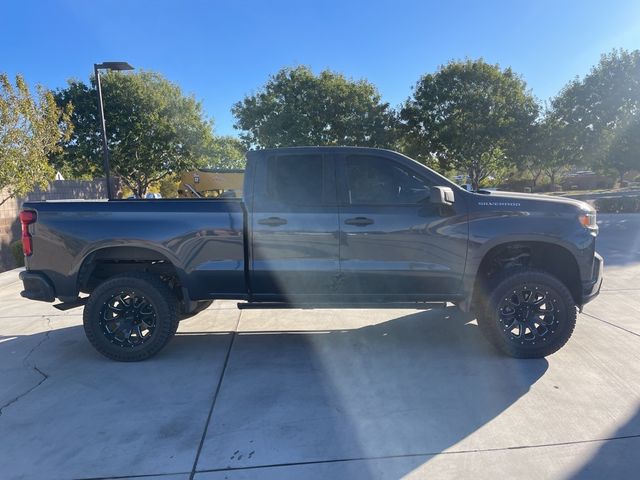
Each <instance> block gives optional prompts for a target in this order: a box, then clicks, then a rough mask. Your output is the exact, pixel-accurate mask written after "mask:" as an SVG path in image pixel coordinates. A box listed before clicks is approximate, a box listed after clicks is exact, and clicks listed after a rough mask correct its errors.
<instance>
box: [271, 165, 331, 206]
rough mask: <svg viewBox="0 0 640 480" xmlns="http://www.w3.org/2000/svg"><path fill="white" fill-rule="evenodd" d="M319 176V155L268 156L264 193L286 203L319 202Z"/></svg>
mask: <svg viewBox="0 0 640 480" xmlns="http://www.w3.org/2000/svg"><path fill="white" fill-rule="evenodd" d="M322 178H323V175H322V156H321V155H285V156H280V157H270V158H269V160H268V163H267V196H268V197H269V199H271V200H275V201H277V202H279V203H282V204H285V205H321V204H322Z"/></svg>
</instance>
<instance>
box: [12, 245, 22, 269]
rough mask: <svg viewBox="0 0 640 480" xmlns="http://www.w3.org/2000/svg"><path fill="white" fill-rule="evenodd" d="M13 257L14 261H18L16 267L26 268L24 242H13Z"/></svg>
mask: <svg viewBox="0 0 640 480" xmlns="http://www.w3.org/2000/svg"><path fill="white" fill-rule="evenodd" d="M11 255H13V259H14V260H15V261H16V266H18V267H24V252H23V251H22V240H18V241H17V242H13V243H12V244H11Z"/></svg>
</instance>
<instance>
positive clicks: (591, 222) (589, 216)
mask: <svg viewBox="0 0 640 480" xmlns="http://www.w3.org/2000/svg"><path fill="white" fill-rule="evenodd" d="M578 220H580V223H581V224H582V225H583V226H584V227H586V228H589V229H591V230H597V229H598V223H597V222H596V212H595V211H593V212H587V213H583V214H581V215H579V216H578Z"/></svg>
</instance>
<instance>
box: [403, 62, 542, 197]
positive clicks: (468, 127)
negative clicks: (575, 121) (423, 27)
mask: <svg viewBox="0 0 640 480" xmlns="http://www.w3.org/2000/svg"><path fill="white" fill-rule="evenodd" d="M537 115H538V105H537V103H536V100H535V98H534V97H533V96H532V95H531V93H530V92H529V91H528V90H527V89H526V84H525V82H524V81H523V80H522V79H521V78H520V77H519V76H518V75H516V74H515V73H514V72H513V71H512V70H511V69H510V68H506V69H504V70H503V69H501V68H500V67H499V66H498V65H490V64H488V63H486V62H484V61H483V60H482V59H480V60H466V61H463V62H450V63H448V64H447V65H444V66H443V67H441V68H440V69H439V70H438V71H437V72H436V73H433V74H427V75H424V76H423V77H422V78H421V79H420V80H419V81H418V83H417V85H416V86H415V88H414V92H413V95H412V97H411V98H410V99H409V100H407V102H406V103H405V105H404V106H403V108H402V111H401V118H402V120H403V121H404V123H405V127H406V140H405V141H406V144H407V152H408V153H410V154H412V155H413V156H415V157H417V158H420V159H422V160H423V161H424V160H425V159H426V160H430V159H432V158H435V159H437V161H438V163H439V164H440V166H441V168H442V169H448V168H452V167H453V168H456V169H457V170H462V171H465V172H467V173H468V175H469V176H470V177H471V181H472V184H473V186H474V187H475V188H477V186H478V185H479V184H480V183H481V182H482V180H483V179H485V178H486V177H487V176H489V175H490V174H492V172H494V171H497V170H499V169H501V168H505V167H507V166H509V165H510V164H514V163H517V162H518V161H519V160H521V158H522V157H523V156H524V155H525V154H526V153H527V151H528V147H529V145H528V137H529V135H530V133H531V130H532V128H533V125H534V121H535V119H536V117H537Z"/></svg>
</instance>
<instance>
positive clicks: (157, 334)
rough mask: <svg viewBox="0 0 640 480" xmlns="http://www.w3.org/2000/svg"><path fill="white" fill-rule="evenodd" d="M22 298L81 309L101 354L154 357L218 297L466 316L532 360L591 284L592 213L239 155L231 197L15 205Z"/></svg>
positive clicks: (316, 162) (378, 171)
mask: <svg viewBox="0 0 640 480" xmlns="http://www.w3.org/2000/svg"><path fill="white" fill-rule="evenodd" d="M20 221H21V224H22V240H23V247H24V252H25V256H26V270H25V271H24V272H22V273H21V279H22V281H23V283H24V291H23V292H22V296H23V297H26V298H28V299H32V300H41V301H45V302H54V301H55V299H56V298H57V299H59V300H60V301H61V302H62V303H61V304H60V305H58V307H59V308H62V309H65V308H71V307H74V306H80V305H83V304H84V315H83V321H84V329H85V332H86V335H87V337H88V339H89V340H90V342H91V343H92V344H93V346H94V347H95V348H96V349H97V350H98V351H99V352H100V353H102V354H104V355H105V356H107V357H109V358H111V359H114V360H120V361H137V360H143V359H146V358H149V357H151V356H152V355H154V354H156V353H157V352H158V351H160V350H161V349H162V348H163V347H164V346H165V345H166V343H167V342H168V341H169V340H170V339H171V338H172V337H173V335H174V334H175V332H176V330H177V328H178V322H179V321H180V320H181V319H183V318H186V317H189V316H192V315H194V314H195V313H197V312H199V311H201V310H202V309H204V308H206V307H207V306H209V305H210V304H211V302H212V301H213V300H215V299H237V300H241V301H243V302H240V303H239V304H238V306H239V307H242V306H244V307H258V308H260V307H263V308H267V307H271V308H273V307H282V308H287V307H306V308H322V307H330V308H341V307H345V308H354V307H366V308H375V307H398V308H424V307H425V306H429V305H433V304H434V303H439V304H441V305H442V304H443V303H444V302H450V303H454V304H457V305H458V306H459V307H460V308H461V309H462V310H464V311H472V312H473V313H474V315H475V316H476V318H477V322H478V326H479V327H480V330H481V331H482V332H483V333H484V334H485V335H486V337H487V338H488V339H489V340H490V341H491V343H493V344H494V345H495V346H496V347H497V348H498V349H499V350H501V351H502V352H504V353H506V354H508V355H511V356H515V357H527V358H532V357H542V356H546V355H549V354H551V353H553V352H555V351H557V350H558V349H559V348H561V347H562V346H563V345H564V344H565V343H566V342H567V340H568V339H569V337H570V336H571V333H572V331H573V329H574V326H575V323H576V315H577V310H580V311H581V310H582V307H583V306H584V304H586V303H587V302H589V301H590V300H591V299H593V298H594V297H595V296H596V295H597V294H598V293H599V290H600V285H601V283H602V275H603V260H602V257H601V256H600V255H598V254H597V253H596V250H595V241H596V236H597V234H598V227H597V224H596V213H595V211H594V210H593V208H591V207H590V206H589V205H588V204H586V203H583V202H579V201H575V200H569V199H564V198H558V197H552V196H546V195H531V194H519V193H505V192H483V191H478V192H468V191H465V190H463V189H461V188H459V187H458V186H456V185H455V184H454V183H452V182H450V181H449V180H448V179H446V178H445V177H443V176H441V175H439V174H438V173H436V172H434V171H432V170H430V169H429V168H427V167H425V166H424V165H422V164H420V163H418V162H416V161H414V160H411V159H410V158H408V157H406V156H404V155H401V154H399V153H396V152H392V151H388V150H380V149H369V148H356V147H297V148H283V149H271V150H259V151H251V152H249V153H248V154H247V168H246V171H245V176H244V185H243V190H242V198H220V199H175V200H170V199H162V200H159V199H157V200H156V199H152V200H109V201H68V202H55V201H50V202H27V203H25V204H24V206H23V211H22V212H21V213H20Z"/></svg>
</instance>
